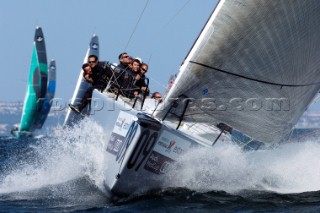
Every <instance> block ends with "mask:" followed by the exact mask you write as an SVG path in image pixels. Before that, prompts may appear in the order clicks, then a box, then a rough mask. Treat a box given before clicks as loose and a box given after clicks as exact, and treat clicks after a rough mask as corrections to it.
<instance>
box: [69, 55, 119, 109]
mask: <svg viewBox="0 0 320 213" xmlns="http://www.w3.org/2000/svg"><path fill="white" fill-rule="evenodd" d="M82 69H83V72H84V75H83V76H84V78H85V79H86V80H87V81H88V82H89V83H91V84H92V86H91V87H89V88H88V89H87V91H86V92H85V94H84V95H83V97H82V99H81V102H80V104H79V105H72V104H69V106H70V108H71V109H72V110H73V111H75V112H77V113H80V112H81V111H82V110H83V109H84V108H85V107H86V106H87V105H88V104H89V106H90V104H91V98H92V92H93V90H94V89H97V90H99V91H100V92H103V90H104V89H105V88H106V87H107V85H108V82H109V80H110V79H111V77H112V75H113V71H112V70H111V69H110V67H109V66H108V65H107V63H106V62H101V61H98V57H97V56H96V55H90V56H89V57H88V63H85V64H84V65H83V66H82ZM88 79H90V80H88Z"/></svg>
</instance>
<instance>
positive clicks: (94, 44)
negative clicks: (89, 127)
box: [63, 35, 99, 125]
mask: <svg viewBox="0 0 320 213" xmlns="http://www.w3.org/2000/svg"><path fill="white" fill-rule="evenodd" d="M89 55H96V56H97V57H98V58H99V39H98V36H97V35H93V36H92V38H91V40H90V44H89V47H88V50H87V53H86V56H85V57H84V60H83V63H87V62H88V56H89ZM82 73H83V71H82V69H81V71H80V73H79V78H78V82H77V85H76V88H75V90H74V93H73V96H72V99H71V102H70V103H71V104H72V105H77V104H78V103H80V101H81V99H82V97H83V95H84V93H85V92H86V91H87V89H88V88H89V87H90V86H91V84H90V83H88V82H87V81H86V80H85V79H84V78H83V76H82ZM86 113H88V109H87V108H84V109H83V110H82V114H86ZM81 118H83V116H82V115H81V114H77V113H75V112H74V111H72V110H71V109H68V111H67V114H66V117H65V120H64V124H63V125H72V124H73V123H76V122H78V121H79V120H80V119H81Z"/></svg>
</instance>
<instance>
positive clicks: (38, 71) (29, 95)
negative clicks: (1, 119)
mask: <svg viewBox="0 0 320 213" xmlns="http://www.w3.org/2000/svg"><path fill="white" fill-rule="evenodd" d="M47 83H48V64H47V54H46V47H45V39H44V36H43V32H42V29H41V27H37V28H36V31H35V36H34V43H33V51H32V59H31V66H30V72H29V77H28V85H27V91H26V95H25V99H24V105H23V111H22V115H21V122H20V126H19V127H18V128H16V129H14V130H12V131H11V133H12V134H13V135H14V136H15V137H17V138H20V137H21V136H30V135H31V134H32V131H33V130H35V129H36V128H37V122H38V121H39V120H40V119H41V116H42V113H41V112H42V109H43V103H44V100H45V97H46V94H47Z"/></svg>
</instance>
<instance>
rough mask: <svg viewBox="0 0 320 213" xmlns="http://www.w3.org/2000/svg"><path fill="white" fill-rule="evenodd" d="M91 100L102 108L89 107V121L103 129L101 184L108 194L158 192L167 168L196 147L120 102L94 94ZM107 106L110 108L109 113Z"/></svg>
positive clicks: (159, 123) (120, 100)
mask: <svg viewBox="0 0 320 213" xmlns="http://www.w3.org/2000/svg"><path fill="white" fill-rule="evenodd" d="M93 100H99V101H100V104H99V105H100V107H101V105H102V106H104V107H102V108H100V107H97V105H96V106H94V105H93V104H92V109H94V107H96V108H95V109H96V111H94V112H92V115H91V118H92V119H93V120H95V121H97V123H98V124H100V125H101V126H102V127H103V128H104V130H105V136H106V138H108V140H106V141H105V147H106V150H105V162H106V164H107V165H106V166H105V169H106V170H105V174H106V177H105V180H104V183H105V187H106V188H107V190H109V191H110V192H111V193H112V194H116V195H129V194H136V193H142V192H145V191H148V190H152V189H157V188H161V187H162V184H163V181H164V174H166V171H167V170H168V169H169V168H170V165H172V164H173V163H174V162H175V161H177V160H178V158H179V157H180V156H181V155H182V154H183V153H185V152H186V151H188V150H189V149H190V148H192V147H194V146H200V144H199V143H198V142H196V141H194V140H192V139H191V138H188V137H187V136H185V135H184V134H183V133H181V132H180V131H178V130H175V129H173V128H171V127H168V126H166V125H164V124H163V123H161V122H160V121H157V120H155V119H154V118H152V117H151V116H150V115H148V114H147V113H145V112H141V111H140V112H139V111H137V110H134V109H131V105H130V104H127V103H125V102H124V101H123V100H122V99H121V98H119V99H118V100H117V101H115V100H114V99H112V98H110V97H108V96H106V95H104V94H101V93H99V92H97V91H95V92H94V94H93ZM108 106H109V107H110V106H114V108H113V110H110V108H109V107H108ZM98 108H100V110H98ZM129 109H131V110H129Z"/></svg>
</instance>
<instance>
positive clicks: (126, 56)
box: [121, 55, 129, 58]
mask: <svg viewBox="0 0 320 213" xmlns="http://www.w3.org/2000/svg"><path fill="white" fill-rule="evenodd" d="M121 58H129V56H128V55H126V56H122V57H121Z"/></svg>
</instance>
